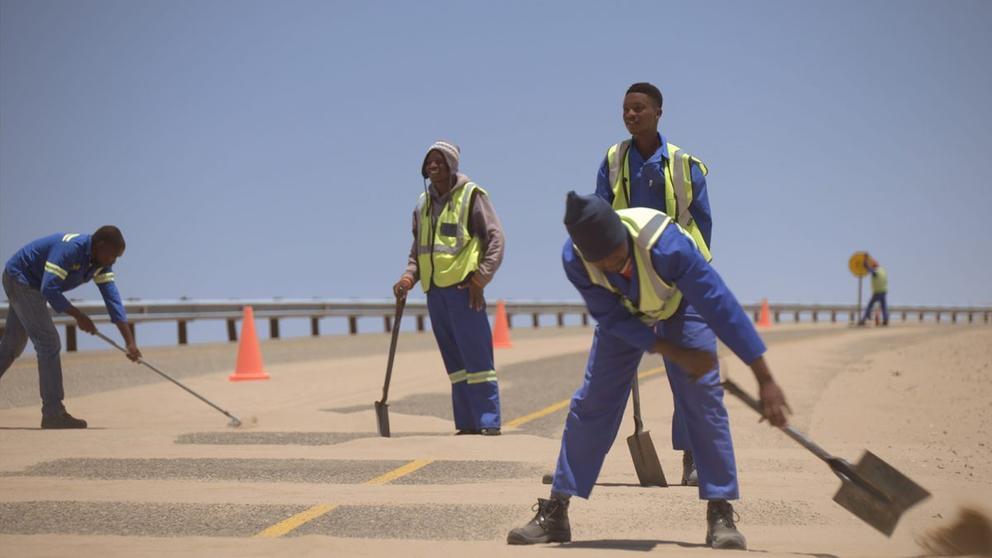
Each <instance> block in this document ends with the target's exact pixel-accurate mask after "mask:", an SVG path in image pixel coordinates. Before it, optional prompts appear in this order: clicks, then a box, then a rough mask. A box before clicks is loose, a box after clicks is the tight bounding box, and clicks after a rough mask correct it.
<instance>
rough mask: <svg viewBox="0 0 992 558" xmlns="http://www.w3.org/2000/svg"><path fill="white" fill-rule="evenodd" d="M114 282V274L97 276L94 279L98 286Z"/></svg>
mask: <svg viewBox="0 0 992 558" xmlns="http://www.w3.org/2000/svg"><path fill="white" fill-rule="evenodd" d="M113 280H114V274H113V273H101V274H100V275H96V276H94V277H93V282H94V283H96V284H97V285H102V284H104V283H110V282H111V281H113Z"/></svg>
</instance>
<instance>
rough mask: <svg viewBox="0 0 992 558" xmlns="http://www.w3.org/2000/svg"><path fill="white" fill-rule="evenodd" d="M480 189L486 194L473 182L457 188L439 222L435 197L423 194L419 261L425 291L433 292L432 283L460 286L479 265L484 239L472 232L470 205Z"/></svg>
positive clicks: (420, 207) (419, 207)
mask: <svg viewBox="0 0 992 558" xmlns="http://www.w3.org/2000/svg"><path fill="white" fill-rule="evenodd" d="M476 191H479V192H482V193H483V194H485V193H486V191H485V190H483V189H482V188H480V187H479V186H478V185H476V184H475V183H473V182H466V183H465V184H463V185H461V186H458V187H457V188H455V189H454V190H453V191H452V192H451V195H450V196H449V198H448V202H447V203H446V204H445V205H444V208H443V209H442V210H441V214H440V215H439V216H438V220H437V223H436V224H434V223H432V218H431V200H430V199H429V198H428V196H427V193H426V192H425V193H423V194H420V201H419V202H418V204H417V208H418V211H419V213H420V227H419V230H418V232H417V238H418V242H417V264H418V266H419V267H420V285H421V286H422V287H423V289H424V292H427V291H429V290H430V288H431V285H432V284H433V285H436V286H438V287H451V286H453V285H457V284H459V283H461V282H462V281H464V280H465V278H466V277H468V275H469V273H472V272H473V271H475V270H476V269H478V268H479V259H480V258H481V255H482V249H481V242H480V241H479V239H478V238H475V237H473V236H471V235H470V234H469V231H468V219H469V206H470V205H471V201H472V194H474V193H475V192H476ZM431 225H434V226H433V228H432V226H431Z"/></svg>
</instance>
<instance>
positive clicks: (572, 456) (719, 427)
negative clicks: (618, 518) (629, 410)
mask: <svg viewBox="0 0 992 558" xmlns="http://www.w3.org/2000/svg"><path fill="white" fill-rule="evenodd" d="M655 333H656V334H657V335H659V336H660V337H662V338H664V339H666V340H668V341H670V342H673V343H676V344H678V345H679V346H682V347H686V348H693V349H705V350H708V351H714V352H715V351H716V335H714V333H713V330H711V329H710V328H709V326H708V325H706V322H705V321H703V319H702V317H701V316H699V315H698V314H697V313H695V311H694V310H692V307H690V306H687V307H685V308H684V309H683V310H682V311H680V312H679V313H677V314H676V315H675V316H672V317H671V318H669V319H668V320H665V321H663V322H659V323H658V325H657V326H655ZM643 354H644V351H642V350H641V349H639V348H637V347H634V346H633V345H629V344H627V343H626V342H625V341H624V340H622V339H620V338H618V337H614V336H613V335H611V334H609V333H606V332H604V331H603V330H602V329H600V328H599V327H597V328H596V331H595V334H594V336H593V342H592V350H591V351H590V353H589V361H588V363H587V365H586V374H585V379H584V380H583V382H582V387H580V388H579V389H578V391H576V392H575V395H574V396H572V403H571V406H570V408H569V412H568V418H567V419H566V421H565V433H564V434H563V435H562V440H561V451H560V453H559V455H558V466H557V468H556V470H555V476H554V481H553V483H552V487H551V489H552V491H553V492H558V493H564V494H571V495H575V496H580V497H582V498H588V497H589V495H590V493H591V492H592V488H593V486H594V485H595V483H596V478H597V477H598V476H599V472H600V470H601V469H602V467H603V460H604V459H605V458H606V454H607V452H608V451H609V450H610V447H611V446H612V445H613V442H614V440H615V439H616V437H617V431H618V430H619V428H620V422H621V420H622V419H623V413H624V409H626V407H627V400H628V398H629V396H630V388H631V382H632V380H633V378H634V374H636V373H637V367H638V365H639V364H640V361H641V357H642V356H643ZM665 370H666V372H667V374H668V383H669V385H670V386H671V389H672V395H673V398H674V400H675V404H676V405H677V406H678V408H679V412H678V413H677V414H676V417H681V418H682V420H683V423H682V427H684V429H685V433H686V435H687V440H686V442H687V447H686V448H685V449H688V450H690V451H692V454H693V457H694V459H695V462H696V470H697V472H698V475H699V497H700V499H703V500H734V499H737V498H738V497H739V490H738V485H737V465H736V462H735V460H734V445H733V441H732V440H731V438H730V422H729V419H728V416H727V409H726V407H724V405H723V388H722V387H721V386H720V369H719V365H718V366H717V367H716V368H714V369H713V370H711V371H710V372H708V373H707V374H706V375H704V376H703V377H702V378H701V379H700V380H698V381H696V382H694V381H692V379H691V378H690V377H689V376H688V374H687V373H686V372H685V371H684V370H683V369H682V368H681V367H680V366H679V365H678V364H676V363H674V362H671V361H669V360H668V359H665ZM673 430H674V428H673ZM674 431H676V432H677V430H674Z"/></svg>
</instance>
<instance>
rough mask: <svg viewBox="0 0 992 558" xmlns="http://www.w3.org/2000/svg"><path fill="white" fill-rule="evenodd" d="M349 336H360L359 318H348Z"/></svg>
mask: <svg viewBox="0 0 992 558" xmlns="http://www.w3.org/2000/svg"><path fill="white" fill-rule="evenodd" d="M348 334H349V335H358V317H357V316H348Z"/></svg>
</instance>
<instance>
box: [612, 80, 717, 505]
mask: <svg viewBox="0 0 992 558" xmlns="http://www.w3.org/2000/svg"><path fill="white" fill-rule="evenodd" d="M661 107H662V96H661V91H660V90H658V88H657V87H655V86H654V85H652V84H650V83H635V84H633V85H631V86H630V87H629V88H628V89H627V94H626V95H625V96H624V99H623V123H624V125H625V126H626V127H627V131H628V132H630V135H631V137H630V139H626V140H624V141H622V142H620V143H617V144H614V145H612V146H611V147H610V148H609V149H608V150H607V152H606V158H605V159H604V160H603V163H602V164H601V165H600V167H599V174H598V175H597V177H596V195H598V196H599V197H601V198H603V199H604V200H606V201H607V202H609V203H610V204H611V205H612V206H613V208H614V209H626V208H628V207H649V208H651V209H656V210H658V211H661V212H663V213H665V214H667V215H668V216H669V217H671V218H672V219H673V220H674V221H675V222H677V223H678V224H679V225H681V226H682V228H683V229H685V230H686V231H687V232H689V234H690V235H692V238H693V239H694V240H695V241H696V246H698V247H699V250H700V251H701V252H702V253H703V256H704V257H705V258H706V261H710V260H712V257H711V256H710V246H711V244H710V235H711V232H712V229H713V221H712V218H711V215H710V202H709V197H708V196H707V193H706V174H707V169H706V165H704V164H703V162H702V161H700V160H699V159H697V158H695V157H693V156H691V155H689V154H688V153H686V152H685V151H683V150H682V148H680V147H679V146H677V145H675V144H673V143H669V142H668V141H667V140H666V138H665V136H663V135H661V134H660V133H659V132H658V122H659V121H660V120H661V114H662V108H661ZM672 446H673V449H675V450H681V451H682V452H683V453H682V484H684V485H687V486H696V485H697V484H698V476H697V472H696V465H695V461H694V460H693V456H692V451H690V449H689V443H688V434H687V432H686V427H685V419H684V418H683V416H682V413H681V409H680V407H679V403H678V402H677V401H676V402H675V409H674V411H673V412H672Z"/></svg>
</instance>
